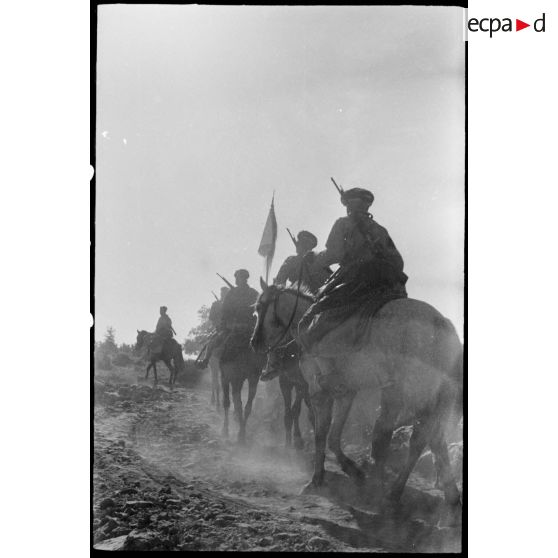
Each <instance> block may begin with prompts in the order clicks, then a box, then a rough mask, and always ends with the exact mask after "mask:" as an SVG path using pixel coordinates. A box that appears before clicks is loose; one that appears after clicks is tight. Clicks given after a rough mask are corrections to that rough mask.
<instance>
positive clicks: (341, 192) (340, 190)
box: [330, 177, 345, 196]
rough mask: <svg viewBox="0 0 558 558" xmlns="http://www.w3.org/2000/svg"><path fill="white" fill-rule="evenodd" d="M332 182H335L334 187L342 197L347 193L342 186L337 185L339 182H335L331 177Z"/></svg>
mask: <svg viewBox="0 0 558 558" xmlns="http://www.w3.org/2000/svg"><path fill="white" fill-rule="evenodd" d="M330 178H331V181H332V182H333V185H334V186H335V187H336V188H337V191H338V192H339V195H340V196H342V195H343V194H344V193H345V191H344V190H343V188H342V187H341V186H338V185H337V182H335V180H334V179H333V177H330Z"/></svg>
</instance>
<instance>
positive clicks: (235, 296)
mask: <svg viewBox="0 0 558 558" xmlns="http://www.w3.org/2000/svg"><path fill="white" fill-rule="evenodd" d="M234 275H235V278H237V279H244V280H247V279H248V277H249V273H248V272H247V271H246V270H245V269H239V270H237V271H235V274H234ZM257 298H258V291H256V290H255V289H252V288H251V287H249V286H248V284H240V285H238V286H236V287H234V288H232V289H231V290H230V291H229V292H228V293H227V294H226V296H225V298H224V300H223V302H222V306H221V307H220V311H219V307H218V306H216V305H217V302H218V301H215V302H214V303H213V305H212V307H211V309H210V315H209V319H210V320H211V321H212V323H213V324H214V325H215V327H216V329H217V332H218V333H217V334H216V335H215V336H214V337H212V338H211V339H210V341H209V343H208V344H207V346H206V347H204V349H203V350H202V352H201V353H200V355H199V356H198V360H197V366H199V367H200V368H205V367H206V366H207V365H208V363H209V359H210V357H211V354H212V353H213V351H214V350H215V348H216V347H218V346H220V345H223V344H225V343H226V342H227V340H228V339H230V337H231V334H235V335H236V334H240V337H238V336H237V338H238V339H240V338H241V341H242V342H244V338H245V337H246V338H247V339H248V338H249V336H250V334H251V332H252V329H253V328H254V325H255V316H254V303H255V302H256V299H257ZM214 307H215V310H214ZM212 311H213V313H212ZM219 313H220V316H219ZM246 342H247V343H248V341H246Z"/></svg>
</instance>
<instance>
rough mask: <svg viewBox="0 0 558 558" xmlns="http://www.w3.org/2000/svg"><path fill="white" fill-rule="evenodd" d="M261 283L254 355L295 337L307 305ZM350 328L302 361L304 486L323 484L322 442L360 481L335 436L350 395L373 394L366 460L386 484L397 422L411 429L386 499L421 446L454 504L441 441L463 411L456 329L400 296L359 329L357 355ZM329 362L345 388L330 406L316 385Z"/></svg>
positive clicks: (297, 295) (298, 296) (291, 292)
mask: <svg viewBox="0 0 558 558" xmlns="http://www.w3.org/2000/svg"><path fill="white" fill-rule="evenodd" d="M261 285H262V290H263V292H262V294H261V295H260V297H259V298H258V301H257V303H256V312H257V317H258V320H257V323H256V326H255V328H254V333H253V335H252V341H251V344H252V347H253V348H254V349H255V350H256V351H258V352H265V351H267V350H268V348H269V347H273V346H275V345H277V344H280V343H281V340H282V339H283V338H284V337H285V334H286V332H285V330H286V329H288V330H290V334H291V335H293V336H294V337H295V338H297V339H298V328H297V324H298V322H299V321H300V318H301V317H302V315H303V314H304V313H305V312H306V310H307V309H308V308H309V306H310V305H311V304H312V302H313V299H312V298H311V297H310V296H308V295H306V294H304V293H301V292H297V291H296V290H295V289H289V288H280V287H276V286H269V287H268V286H267V285H266V284H265V283H264V282H263V281H261ZM355 329H356V324H355V322H354V320H351V319H349V320H347V321H346V322H345V323H343V324H342V325H340V326H338V327H337V328H335V329H333V330H332V331H330V332H329V333H327V334H326V335H325V336H324V337H323V338H322V340H321V341H320V342H319V343H318V344H317V346H316V347H312V355H308V354H306V355H304V356H303V358H302V360H301V369H302V372H303V375H304V377H305V379H306V381H307V382H308V384H309V387H310V396H311V400H312V406H313V408H314V414H315V417H316V426H315V429H314V432H315V457H314V474H313V477H312V481H311V482H310V483H309V485H308V487H307V488H312V487H315V486H320V485H322V484H323V482H324V473H325V469H324V460H325V449H326V439H327V441H328V444H329V448H330V449H331V450H332V451H333V452H334V453H335V455H336V458H337V460H338V462H339V464H340V465H341V468H342V469H343V471H344V472H345V473H347V474H348V475H350V476H351V477H353V478H354V479H355V480H356V481H358V482H362V481H364V478H365V475H364V472H363V471H362V470H361V469H360V468H359V467H358V466H357V465H356V464H355V463H354V462H353V461H352V460H351V459H349V458H348V457H347V456H346V455H345V454H344V453H343V451H342V449H341V434H342V431H343V426H344V424H345V421H346V419H347V416H348V414H349V411H350V409H351V405H352V403H353V399H354V397H355V395H356V393H357V392H358V391H360V390H364V389H370V388H372V389H377V390H380V392H381V412H380V416H379V418H378V420H377V421H376V424H375V427H374V432H373V436H372V457H373V459H374V462H375V467H376V468H377V471H378V473H379V475H380V478H381V479H385V473H384V468H385V463H386V458H387V453H388V450H389V445H390V441H391V437H392V434H393V430H394V428H395V426H396V424H397V423H400V422H401V420H402V418H404V417H407V419H406V420H409V424H413V435H412V438H411V442H410V449H409V455H408V459H407V463H406V464H405V466H404V467H403V469H402V471H401V472H400V473H399V475H398V477H397V479H396V480H395V483H394V484H393V486H392V487H391V490H390V492H389V495H388V498H389V499H390V500H392V501H398V500H399V499H400V497H401V495H402V493H403V490H404V488H405V484H406V483H407V479H408V477H409V475H410V473H411V472H412V470H413V468H414V466H415V464H416V462H417V460H418V458H419V457H420V455H421V454H422V452H423V450H424V449H425V447H426V445H427V444H428V445H429V446H430V448H431V449H432V452H433V453H434V455H435V457H436V466H437V469H438V474H439V478H440V480H441V484H442V487H443V490H444V495H445V498H446V501H447V502H448V503H450V504H456V505H457V504H460V502H461V497H460V494H459V491H458V489H457V486H456V483H455V480H454V478H453V474H452V471H451V468H450V463H449V456H448V450H447V444H446V439H445V431H446V427H447V426H448V425H449V423H450V418H451V417H458V416H460V415H461V413H462V408H463V348H462V345H461V342H460V340H459V338H458V336H457V333H456V331H455V328H454V327H453V325H452V324H451V322H449V320H447V319H446V318H444V317H443V316H442V315H441V314H440V313H439V312H438V311H437V310H436V309H435V308H433V307H432V306H430V305H428V304H426V303H425V302H421V301H419V300H414V299H410V298H405V299H398V300H393V301H391V302H388V303H387V304H385V305H384V306H383V307H382V308H381V309H380V310H379V311H378V312H377V313H376V315H375V316H374V317H373V318H372V319H371V320H370V321H369V322H368V324H367V327H366V328H365V330H364V341H363V343H362V346H361V348H359V349H355V348H351V347H350V346H348V345H347V343H346V339H349V338H351V336H352V335H353V334H354V331H355ZM287 333H288V332H287ZM332 363H333V365H334V366H335V369H336V370H337V371H338V372H339V373H340V374H341V375H342V377H343V381H344V384H345V385H346V386H347V388H348V393H346V394H344V395H342V396H340V397H336V398H335V401H334V397H332V396H331V395H330V394H329V393H328V392H326V391H324V390H322V389H321V388H320V386H319V385H318V382H317V376H318V375H319V374H321V373H324V372H327V371H328V370H331V366H332ZM334 403H335V404H334ZM328 434H329V437H328Z"/></svg>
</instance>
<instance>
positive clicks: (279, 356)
mask: <svg viewBox="0 0 558 558" xmlns="http://www.w3.org/2000/svg"><path fill="white" fill-rule="evenodd" d="M287 231H288V233H289V235H290V236H291V240H292V241H293V243H294V245H295V247H296V255H295V256H289V257H288V258H287V259H286V260H285V261H284V262H283V265H282V266H281V267H280V268H279V271H278V272H277V276H276V277H275V279H274V280H273V283H274V284H275V285H286V284H287V281H290V282H291V284H294V283H298V281H299V280H300V282H301V283H302V284H303V285H304V286H306V287H307V289H308V290H309V291H310V292H311V293H312V294H313V295H316V294H317V292H318V290H319V289H320V287H321V286H322V285H323V284H324V283H325V282H326V281H327V279H328V278H329V277H330V275H331V274H332V271H331V269H330V268H329V267H328V266H324V265H322V264H320V263H319V261H316V258H315V253H314V251H313V249H314V248H315V247H316V246H317V245H318V239H317V238H316V236H315V235H313V234H312V233H311V232H309V231H300V232H299V233H298V235H297V239H296V240H295V239H294V237H293V236H292V235H291V232H290V231H289V230H288V229H287ZM297 352H298V347H297V346H296V344H294V343H293V344H292V346H290V345H289V346H288V347H287V348H285V349H281V350H273V351H270V352H269V354H268V361H267V366H266V368H265V370H264V372H263V373H262V376H261V378H260V379H261V380H262V381H264V382H266V381H269V380H272V379H273V378H275V377H276V376H277V375H279V374H280V372H281V369H282V368H283V366H282V363H283V361H286V360H288V359H289V358H294V357H295V356H297Z"/></svg>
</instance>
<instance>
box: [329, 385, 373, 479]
mask: <svg viewBox="0 0 558 558" xmlns="http://www.w3.org/2000/svg"><path fill="white" fill-rule="evenodd" d="M354 398H355V392H348V393H346V394H345V395H343V396H341V397H339V398H337V399H335V402H334V407H333V422H332V425H331V430H330V432H329V439H328V443H329V449H330V450H331V451H332V452H333V453H334V454H335V457H336V458H337V461H338V463H339V465H340V466H341V469H342V470H343V472H345V473H347V475H349V476H350V477H352V478H353V479H355V480H356V481H357V482H358V483H362V482H364V479H365V475H364V472H363V471H361V469H359V467H357V465H356V463H355V462H354V461H353V460H352V459H349V458H348V457H347V456H346V455H345V454H344V453H343V450H342V449H341V434H342V433H343V427H344V426H345V422H346V420H347V416H348V415H349V411H350V410H351V406H352V404H353V400H354Z"/></svg>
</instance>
